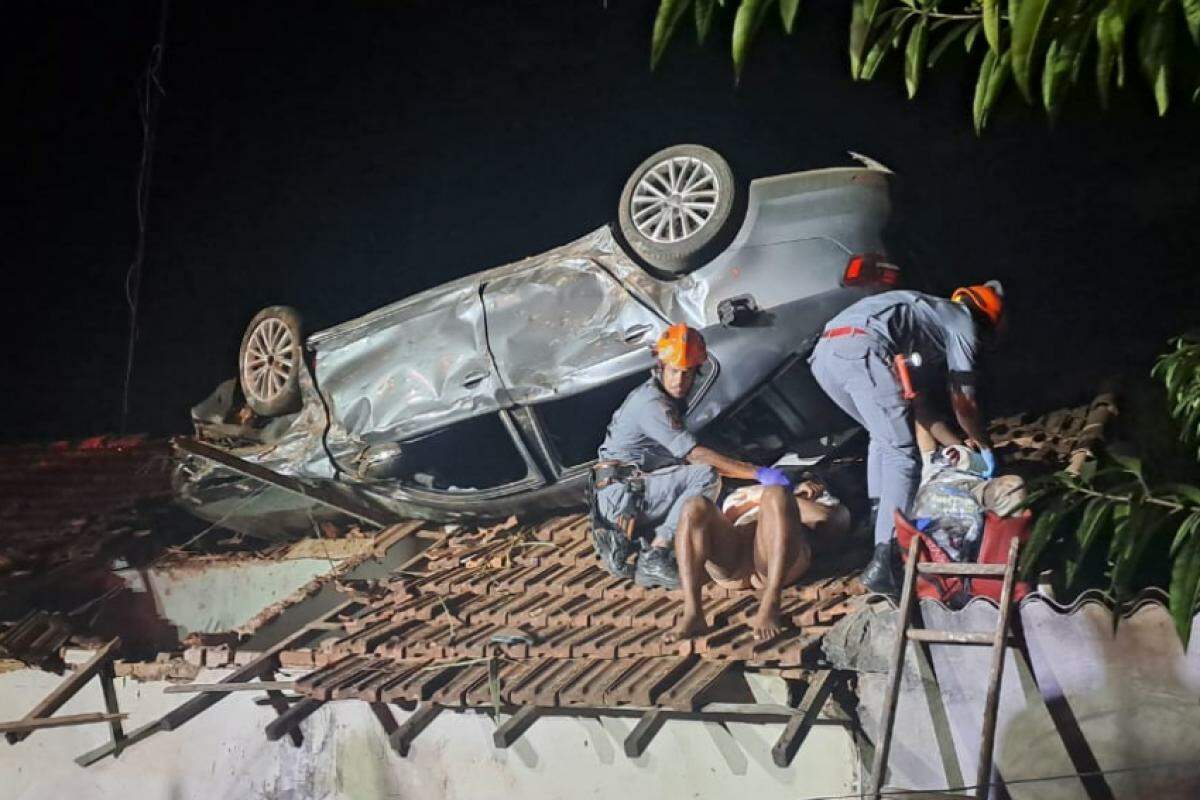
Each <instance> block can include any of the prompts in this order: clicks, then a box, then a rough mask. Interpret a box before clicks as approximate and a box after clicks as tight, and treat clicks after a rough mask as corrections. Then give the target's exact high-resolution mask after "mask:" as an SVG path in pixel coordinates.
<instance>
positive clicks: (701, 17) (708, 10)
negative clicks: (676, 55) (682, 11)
mask: <svg viewBox="0 0 1200 800" xmlns="http://www.w3.org/2000/svg"><path fill="white" fill-rule="evenodd" d="M716 8H717V3H716V0H696V41H697V42H698V43H699V44H704V40H705V39H707V38H708V32H709V31H710V30H712V21H713V12H714V11H715V10H716Z"/></svg>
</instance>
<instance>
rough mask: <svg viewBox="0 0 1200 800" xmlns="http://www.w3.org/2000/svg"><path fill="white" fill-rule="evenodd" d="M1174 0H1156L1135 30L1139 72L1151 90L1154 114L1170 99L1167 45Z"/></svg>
mask: <svg viewBox="0 0 1200 800" xmlns="http://www.w3.org/2000/svg"><path fill="white" fill-rule="evenodd" d="M1174 4H1175V0H1160V2H1159V4H1158V7H1157V8H1154V9H1152V10H1150V11H1147V12H1146V15H1145V16H1144V17H1143V18H1142V25H1141V28H1140V29H1139V30H1138V61H1139V62H1140V63H1141V65H1142V75H1144V76H1145V78H1146V81H1147V82H1148V83H1149V84H1150V88H1151V89H1152V90H1153V91H1154V102H1155V105H1157V106H1158V115H1159V116H1160V117H1161V116H1162V115H1164V114H1166V113H1167V106H1168V105H1170V102H1171V89H1170V79H1171V69H1170V65H1171V48H1172V45H1173V44H1174V38H1175V37H1174V35H1175V20H1174V19H1173V18H1172V15H1173V13H1174V11H1175V9H1174Z"/></svg>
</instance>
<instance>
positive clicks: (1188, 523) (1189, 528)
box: [1171, 512, 1200, 556]
mask: <svg viewBox="0 0 1200 800" xmlns="http://www.w3.org/2000/svg"><path fill="white" fill-rule="evenodd" d="M1196 528H1200V512H1197V513H1195V514H1192V515H1191V516H1189V517H1188V518H1187V519H1185V520H1184V521H1183V524H1182V525H1180V526H1179V530H1177V531H1175V539H1174V540H1173V541H1172V542H1171V555H1172V556H1174V555H1175V554H1176V553H1178V552H1179V548H1180V547H1181V546H1182V545H1183V543H1184V542H1186V541H1188V539H1189V538H1190V537H1191V535H1192V532H1193V531H1195V530H1196Z"/></svg>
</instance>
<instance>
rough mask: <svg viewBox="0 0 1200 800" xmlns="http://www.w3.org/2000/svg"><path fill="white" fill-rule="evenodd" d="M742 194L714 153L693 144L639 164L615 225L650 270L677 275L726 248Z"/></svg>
mask: <svg viewBox="0 0 1200 800" xmlns="http://www.w3.org/2000/svg"><path fill="white" fill-rule="evenodd" d="M741 195H742V192H741V191H740V189H739V187H738V186H737V185H736V184H735V182H734V176H733V170H731V169H730V168H729V164H728V163H726V161H725V159H723V158H722V157H721V156H720V154H719V153H717V152H716V151H715V150H712V149H710V148H708V147H702V146H700V145H695V144H680V145H676V146H675V147H668V148H667V149H666V150H660V151H658V152H657V153H655V154H654V155H652V156H650V157H649V158H647V159H646V160H645V161H643V162H642V163H641V164H640V165H639V166H638V168H637V169H636V170H634V172H633V174H632V175H630V176H629V180H628V181H626V182H625V189H624V191H622V192H621V202H620V206H619V207H618V209H617V221H618V223H619V224H620V228H621V235H622V236H623V237H624V239H625V241H626V242H627V243H628V244H629V246H630V248H631V249H632V250H633V252H634V253H636V254H637V255H638V256H640V257H641V258H642V259H643V260H644V261H645V262H646V263H647V264H648V265H649V266H650V267H652V268H654V269H656V270H660V271H662V272H665V273H668V274H671V275H682V274H684V273H687V272H690V271H691V270H693V269H695V268H696V267H699V266H700V265H701V264H703V263H704V262H705V261H706V260H707V259H708V258H710V257H711V256H712V255H714V254H715V253H716V252H717V250H718V249H719V248H720V247H723V246H724V245H726V244H728V242H729V240H730V239H731V238H732V237H733V234H734V233H735V232H736V229H737V226H738V224H739V223H740V221H741V219H740V218H741V214H739V213H735V211H736V210H737V209H739V208H741V207H742V205H743V203H742V200H743V198H742V196H741Z"/></svg>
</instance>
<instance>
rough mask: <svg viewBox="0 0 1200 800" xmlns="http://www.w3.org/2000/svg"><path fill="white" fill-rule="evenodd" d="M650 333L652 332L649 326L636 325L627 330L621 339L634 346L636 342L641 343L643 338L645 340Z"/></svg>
mask: <svg viewBox="0 0 1200 800" xmlns="http://www.w3.org/2000/svg"><path fill="white" fill-rule="evenodd" d="M649 332H650V326H649V325H634V326H633V327H631V328H626V329H625V333H624V334H623V335H622V337H621V338H622V339H624V340H625V341H626V342H628V343H629V344H633V343H634V342H640V341H641V340H642V339H643V338H645V336H646V334H647V333H649Z"/></svg>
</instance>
